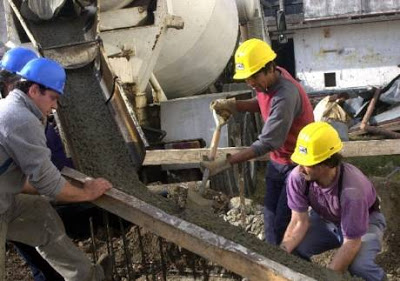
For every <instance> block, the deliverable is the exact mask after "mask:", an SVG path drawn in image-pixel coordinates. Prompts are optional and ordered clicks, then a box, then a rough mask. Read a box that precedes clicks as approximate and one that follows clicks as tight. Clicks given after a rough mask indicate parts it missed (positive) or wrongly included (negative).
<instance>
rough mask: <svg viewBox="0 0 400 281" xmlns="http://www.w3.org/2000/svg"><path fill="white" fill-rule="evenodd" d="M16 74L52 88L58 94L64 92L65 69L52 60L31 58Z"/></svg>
mask: <svg viewBox="0 0 400 281" xmlns="http://www.w3.org/2000/svg"><path fill="white" fill-rule="evenodd" d="M17 74H18V75H19V76H21V77H22V78H24V79H26V80H28V81H32V82H35V83H38V84H40V85H42V86H44V87H47V88H49V89H52V90H54V91H56V92H57V93H59V94H60V95H62V94H63V93H64V86H65V80H66V74H65V70H64V68H63V67H62V66H61V65H60V64H59V63H58V62H56V61H54V60H51V59H46V58H38V59H34V60H31V61H30V62H28V63H27V64H26V65H25V66H24V68H22V70H21V71H19V72H18V73H17Z"/></svg>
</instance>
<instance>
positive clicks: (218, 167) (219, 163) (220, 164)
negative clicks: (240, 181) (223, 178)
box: [200, 155, 232, 176]
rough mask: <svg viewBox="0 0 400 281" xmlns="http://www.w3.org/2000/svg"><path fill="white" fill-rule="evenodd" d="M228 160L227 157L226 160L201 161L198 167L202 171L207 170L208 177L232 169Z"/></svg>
mask: <svg viewBox="0 0 400 281" xmlns="http://www.w3.org/2000/svg"><path fill="white" fill-rule="evenodd" d="M228 160H229V155H227V157H226V158H221V159H217V160H214V161H202V162H200V166H201V167H202V168H204V169H208V170H209V171H210V176H214V175H216V174H219V173H221V172H223V171H225V170H227V169H229V168H231V167H232V164H231V163H229V161H228Z"/></svg>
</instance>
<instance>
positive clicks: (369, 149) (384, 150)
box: [143, 140, 400, 166]
mask: <svg viewBox="0 0 400 281" xmlns="http://www.w3.org/2000/svg"><path fill="white" fill-rule="evenodd" d="M343 144H344V146H343V150H342V152H341V153H342V155H343V156H344V157H356V156H378V155H393V154H400V140H371V141H349V142H344V143H343ZM245 148H246V147H224V148H219V149H218V152H217V156H216V158H219V157H223V156H224V155H226V154H227V153H230V154H233V153H237V152H240V151H242V150H243V149H245ZM208 152H209V149H208V148H198V149H164V150H147V151H146V156H145V159H144V162H143V165H144V166H146V165H168V164H198V163H200V161H202V159H203V155H207V154H208ZM268 159H269V158H268V156H264V157H260V158H257V160H258V161H266V160H268Z"/></svg>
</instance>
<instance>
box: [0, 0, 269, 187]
mask: <svg viewBox="0 0 400 281" xmlns="http://www.w3.org/2000/svg"><path fill="white" fill-rule="evenodd" d="M3 8H4V14H5V15H6V17H5V25H6V27H7V38H4V37H5V36H4V32H3V41H4V42H6V41H8V42H9V43H10V42H12V43H14V44H28V45H31V46H32V47H33V48H35V49H36V50H37V51H38V52H39V53H41V55H43V56H46V57H50V58H53V59H55V60H57V61H59V62H60V63H62V64H63V66H64V67H65V68H67V69H75V68H78V67H82V66H83V65H85V64H87V63H88V62H93V61H94V62H95V68H97V69H98V70H99V83H100V84H101V87H102V89H103V91H104V93H105V97H106V99H110V100H113V99H115V96H116V95H114V91H115V89H117V90H118V93H119V95H120V96H119V98H120V100H119V102H115V104H114V105H113V108H112V111H113V112H116V115H117V118H116V119H117V123H118V124H120V125H119V127H120V129H121V132H122V134H123V135H124V138H125V140H126V142H127V143H128V144H132V143H134V145H131V150H132V152H133V154H134V157H133V158H134V160H135V163H136V164H137V170H138V171H140V172H141V173H142V176H143V179H144V181H147V180H146V179H148V181H152V180H157V179H154V175H155V174H157V175H159V174H163V173H160V171H165V172H166V173H167V174H168V175H169V177H170V178H176V177H178V178H181V180H183V181H187V180H191V179H192V180H193V179H196V177H200V178H201V173H200V171H199V169H198V165H196V164H195V165H168V166H162V167H161V170H160V171H157V173H154V172H150V173H149V172H147V171H146V168H142V169H141V162H142V161H143V158H144V154H145V149H146V148H147V149H151V148H152V147H158V148H160V147H162V148H200V147H208V146H209V144H210V141H211V137H212V133H213V130H214V128H215V123H214V120H213V117H212V114H211V112H210V110H209V103H210V102H211V101H212V100H213V99H216V98H221V97H227V96H232V97H233V96H235V97H237V98H249V97H251V96H252V91H251V90H250V89H249V88H247V86H246V85H244V84H239V85H237V84H231V83H227V82H232V81H230V79H231V76H232V73H231V71H232V67H231V65H230V62H231V58H232V55H233V52H234V50H235V48H236V46H237V44H238V42H239V21H240V23H241V24H242V28H243V26H246V24H247V23H248V27H247V30H246V33H247V34H248V33H249V32H252V33H253V34H257V37H260V38H263V39H264V40H267V38H266V35H265V28H264V25H263V11H262V7H261V4H260V2H259V1H258V0H257V1H256V0H252V1H240V0H237V1H233V0H203V1H181V0H159V1H150V0H148V1H141V0H140V1H138V0H136V1H132V0H131V1H126V0H125V1H123V0H119V1H118V0H113V1H110V0H107V1H106V0H103V1H99V2H98V3H96V1H56V0H54V1H41V0H27V1H26V0H22V1H19V0H15V1H12V0H5V1H4V7H3ZM82 30H84V32H82ZM242 36H243V34H242ZM111 103H112V102H111ZM121 104H123V106H122V107H123V109H121ZM118 116H119V117H118ZM113 117H115V116H113ZM128 117H129V118H128ZM235 118H236V119H237V120H236V121H238V122H234V121H233V120H232V121H231V122H230V123H229V125H228V126H226V127H224V128H223V130H222V134H221V138H220V142H219V146H220V147H226V146H235V145H239V146H241V145H249V144H251V142H252V141H253V140H254V139H255V138H256V137H257V130H256V121H255V117H254V116H253V115H249V114H248V115H243V116H236V117H235ZM128 119H129V120H128ZM127 120H128V121H127ZM122 123H123V124H122ZM132 132H133V133H132ZM247 165H249V167H248V169H247V170H248V171H253V172H251V173H248V176H246V179H248V181H247V182H246V186H248V189H249V190H250V189H251V188H252V187H250V185H252V183H254V181H255V180H254V178H253V177H252V176H254V175H255V173H254V171H255V166H254V165H255V164H247ZM149 174H151V175H149ZM189 174H191V175H192V176H189V179H188V175H189ZM183 175H185V178H184V177H183ZM175 180H176V179H175ZM212 182H213V181H212ZM214 182H215V184H214V185H215V186H222V187H224V188H226V190H224V191H229V192H228V193H235V192H236V191H237V189H238V188H237V182H238V180H237V177H236V178H235V173H233V172H232V171H231V172H230V173H229V174H227V175H224V176H221V177H218V178H216V179H215V180H214Z"/></svg>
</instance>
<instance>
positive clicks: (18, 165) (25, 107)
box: [0, 90, 66, 214]
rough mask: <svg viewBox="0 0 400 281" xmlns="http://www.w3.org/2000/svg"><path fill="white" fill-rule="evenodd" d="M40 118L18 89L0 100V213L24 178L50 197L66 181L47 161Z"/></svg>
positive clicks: (47, 153)
mask: <svg viewBox="0 0 400 281" xmlns="http://www.w3.org/2000/svg"><path fill="white" fill-rule="evenodd" d="M43 120H44V117H43V114H42V113H41V111H40V110H39V108H38V107H37V106H36V105H35V104H34V102H33V101H32V100H31V99H30V98H29V97H28V96H27V95H26V94H25V93H23V92H22V91H20V90H13V91H12V92H11V93H10V94H9V95H8V96H7V98H5V99H2V100H0V214H2V213H4V212H5V211H6V210H7V209H8V207H9V206H10V205H11V203H12V201H13V199H14V197H15V195H16V194H18V193H20V192H21V190H22V188H23V185H24V182H25V181H26V179H28V181H29V182H30V183H31V184H32V185H33V186H34V187H35V188H36V189H37V190H38V192H39V193H40V194H43V195H47V196H49V197H52V198H54V197H55V196H57V194H58V193H59V192H60V190H61V188H62V187H63V186H64V184H65V183H66V181H65V179H64V178H63V177H62V176H61V174H60V172H59V171H58V170H57V168H56V167H55V166H54V165H53V163H52V162H51V160H50V155H51V152H50V150H49V149H48V148H47V146H46V137H45V133H44V125H43V122H42V121H43Z"/></svg>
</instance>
